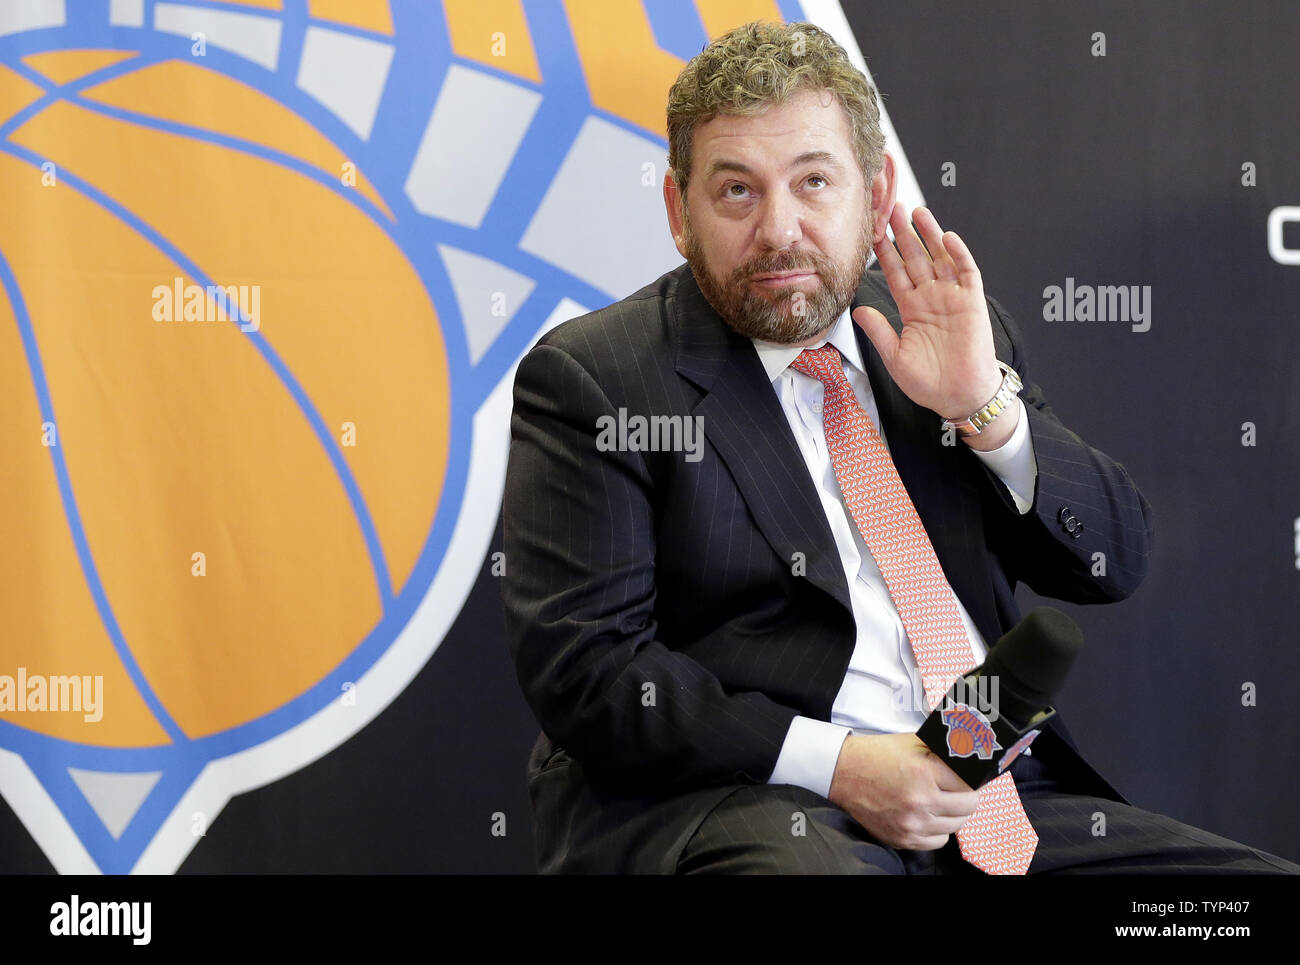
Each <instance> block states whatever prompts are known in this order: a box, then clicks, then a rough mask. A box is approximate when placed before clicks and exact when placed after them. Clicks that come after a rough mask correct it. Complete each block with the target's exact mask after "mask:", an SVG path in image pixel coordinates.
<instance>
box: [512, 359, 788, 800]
mask: <svg viewBox="0 0 1300 965" xmlns="http://www.w3.org/2000/svg"><path fill="white" fill-rule="evenodd" d="M602 418H608V419H610V420H614V419H616V418H617V412H616V410H615V409H614V408H613V407H612V405H611V403H610V401H609V399H608V398H607V396H606V394H605V392H603V391H602V389H601V387H600V386H599V385H598V384H597V383H596V381H595V380H594V379H593V378H592V376H591V374H590V373H589V372H588V371H587V370H586V369H585V368H584V367H583V366H582V365H581V364H579V362H578V361H576V359H575V358H574V357H573V356H572V355H571V354H569V353H568V352H566V351H564V350H563V349H561V348H558V347H556V346H554V345H551V344H542V345H539V346H538V347H536V348H535V349H533V350H532V351H531V352H530V353H529V354H528V355H527V356H526V357H525V358H524V360H523V361H522V362H521V363H520V366H519V370H518V374H517V376H516V379H515V406H514V415H513V418H512V421H511V445H510V460H509V467H508V469H507V473H506V486H505V499H504V504H503V530H504V550H505V577H504V579H503V582H502V599H503V602H504V605H505V615H506V634H507V639H508V641H509V644H510V648H511V653H512V656H513V658H514V662H515V668H516V672H517V674H518V677H519V682H520V685H521V687H522V689H523V692H524V696H525V698H526V700H527V701H528V703H529V705H530V707H531V708H532V710H533V712H534V713H535V714H536V716H537V718H538V720H539V722H540V723H541V725H542V728H543V730H545V731H546V733H547V735H548V736H549V737H550V738H551V740H552V741H553V742H555V743H556V744H558V745H560V746H562V747H563V748H564V749H565V750H566V751H567V752H568V753H569V754H570V755H571V756H573V757H574V758H576V759H578V760H579V761H580V762H581V763H582V764H583V766H584V768H585V769H586V771H587V773H588V775H589V776H591V777H592V778H594V779H596V780H598V781H599V782H600V783H602V784H605V785H608V786H615V787H617V788H618V789H619V790H629V791H630V790H640V791H668V790H675V789H685V788H688V787H704V786H709V785H713V784H724V783H760V782H762V781H764V780H766V779H767V777H768V775H769V774H770V773H771V771H772V769H773V767H774V765H775V763H776V760H777V757H778V755H779V753H780V751H781V746H782V742H783V741H784V739H785V736H786V733H787V731H788V730H789V728H790V723H791V721H792V720H793V719H794V717H795V716H796V711H795V710H794V709H793V708H790V707H786V706H783V705H780V704H778V703H776V702H774V701H773V700H772V699H771V698H769V697H767V696H765V695H764V694H761V693H758V692H741V693H728V692H727V691H725V690H724V688H723V687H722V686H721V684H720V683H719V681H718V679H717V678H716V677H715V676H714V675H713V674H712V673H710V672H709V671H707V670H706V669H705V668H704V667H703V666H702V665H700V664H699V663H698V662H696V661H695V660H693V659H691V658H690V657H689V656H687V655H686V654H684V653H681V652H678V651H675V650H673V649H670V648H669V647H668V646H666V645H665V643H664V642H662V641H661V640H659V639H658V638H657V636H656V630H657V627H656V621H655V619H654V608H655V526H656V517H655V512H654V506H653V503H654V487H653V480H652V478H651V474H650V472H649V470H648V468H647V466H646V463H645V460H644V457H643V455H642V454H641V453H639V452H635V451H632V452H626V451H618V450H617V448H616V447H610V446H608V445H601V444H598V443H599V442H600V435H599V433H600V427H601V424H602V423H601V420H602Z"/></svg>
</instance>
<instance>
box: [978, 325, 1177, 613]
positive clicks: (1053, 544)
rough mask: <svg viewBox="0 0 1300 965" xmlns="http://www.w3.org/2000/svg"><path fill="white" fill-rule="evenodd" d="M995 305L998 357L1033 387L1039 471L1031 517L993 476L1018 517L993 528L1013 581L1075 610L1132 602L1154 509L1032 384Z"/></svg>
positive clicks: (1029, 396)
mask: <svg viewBox="0 0 1300 965" xmlns="http://www.w3.org/2000/svg"><path fill="white" fill-rule="evenodd" d="M989 306H990V307H989V316H990V319H991V320H992V322H993V333H994V340H995V342H996V343H997V346H998V355H999V357H1000V358H1002V359H1003V361H1005V362H1007V363H1008V364H1009V365H1011V366H1012V367H1013V368H1014V369H1015V370H1016V371H1017V373H1019V375H1020V378H1021V380H1022V381H1023V382H1024V385H1025V388H1024V389H1023V390H1022V391H1021V400H1022V401H1023V402H1024V406H1025V414H1026V415H1027V416H1028V419H1029V431H1030V437H1031V439H1032V440H1033V450H1034V457H1035V461H1036V463H1037V467H1038V476H1037V480H1036V485H1035V488H1034V501H1033V505H1032V506H1031V507H1030V509H1029V512H1028V513H1026V514H1024V515H1023V516H1021V515H1019V513H1018V511H1017V509H1016V507H1015V504H1014V502H1013V501H1012V499H1011V496H1010V494H1009V493H1008V492H1007V490H1006V487H1005V486H1003V485H1002V484H1001V482H1000V481H997V480H996V477H995V476H994V475H993V473H992V472H991V471H989V472H988V478H989V479H990V480H993V485H994V486H995V487H996V489H997V491H998V495H999V496H1000V497H1001V500H1002V503H1003V504H1004V505H1005V506H1006V507H1007V508H1008V509H1009V510H1010V513H1012V514H1015V515H1014V516H1011V515H1007V516H1004V517H1002V525H997V526H994V527H993V530H994V532H993V533H991V543H992V544H994V545H996V547H997V550H998V553H999V556H1000V557H1001V558H1002V560H1003V563H1004V565H1006V566H1007V568H1008V570H1009V572H1010V574H1011V575H1012V576H1013V577H1014V578H1015V579H1016V580H1017V581H1019V582H1022V583H1024V584H1026V585H1027V586H1029V587H1030V588H1031V589H1033V590H1034V591H1035V592H1037V593H1039V594H1042V595H1043V596H1049V597H1053V598H1055V599H1059V600H1066V601H1068V602H1071V603H1104V602H1110V601H1115V600H1122V599H1125V598H1126V597H1128V596H1130V595H1131V594H1132V593H1133V592H1134V591H1135V590H1136V589H1137V587H1138V585H1139V584H1140V583H1141V582H1142V580H1143V578H1144V577H1145V575H1146V571H1147V562H1148V559H1149V557H1150V553H1151V545H1152V538H1153V534H1154V521H1153V518H1152V512H1151V507H1150V505H1149V504H1148V503H1147V501H1146V499H1145V497H1143V495H1142V493H1141V492H1140V491H1139V490H1138V488H1137V485H1136V484H1135V483H1134V482H1133V480H1132V479H1131V478H1130V476H1129V474H1128V471H1127V470H1126V469H1125V468H1124V467H1123V466H1122V465H1120V464H1119V463H1118V462H1116V461H1115V460H1113V459H1111V458H1110V457H1109V456H1107V455H1106V454H1105V453H1104V452H1101V451H1100V450H1098V449H1094V448H1093V447H1092V446H1090V445H1088V444H1087V443H1086V442H1084V441H1083V440H1082V439H1081V438H1079V436H1077V435H1076V434H1075V433H1073V432H1071V431H1070V430H1069V429H1067V428H1066V427H1065V426H1064V425H1062V423H1061V421H1060V420H1059V419H1058V418H1057V417H1056V414H1055V413H1054V412H1053V411H1052V408H1051V406H1050V405H1048V403H1047V400H1046V399H1045V398H1044V397H1043V392H1042V389H1041V388H1040V387H1039V386H1038V385H1037V384H1035V383H1034V382H1033V381H1032V380H1031V379H1030V376H1029V372H1028V367H1027V364H1026V361H1025V358H1024V353H1023V351H1022V346H1021V335H1020V332H1019V329H1018V328H1017V326H1016V324H1015V323H1014V322H1013V321H1012V319H1011V316H1010V315H1009V314H1008V313H1007V312H1006V310H1005V309H1004V308H1002V306H1001V305H999V304H998V303H997V302H995V301H993V300H992V299H989ZM1008 355H1009V356H1010V357H1008ZM986 471H987V467H986Z"/></svg>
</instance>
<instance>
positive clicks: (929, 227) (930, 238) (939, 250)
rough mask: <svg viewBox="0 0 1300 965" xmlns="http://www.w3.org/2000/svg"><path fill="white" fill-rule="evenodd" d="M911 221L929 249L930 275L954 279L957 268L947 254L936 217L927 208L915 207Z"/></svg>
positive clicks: (941, 230) (948, 279)
mask: <svg viewBox="0 0 1300 965" xmlns="http://www.w3.org/2000/svg"><path fill="white" fill-rule="evenodd" d="M912 221H913V222H914V223H915V224H916V227H917V228H918V229H920V232H921V238H922V239H923V240H924V241H925V247H926V248H928V249H929V250H930V272H931V275H930V277H932V278H941V279H943V280H944V281H953V280H954V279H956V277H957V268H956V266H955V265H954V264H953V260H952V256H951V255H950V254H948V249H947V248H946V247H944V243H943V242H944V233H943V229H942V228H940V227H939V221H938V219H936V218H935V216H934V214H933V213H932V212H931V211H930V209H929V208H917V209H916V210H915V211H913V212H912ZM954 237H956V236H955V235H954ZM963 247H964V246H963Z"/></svg>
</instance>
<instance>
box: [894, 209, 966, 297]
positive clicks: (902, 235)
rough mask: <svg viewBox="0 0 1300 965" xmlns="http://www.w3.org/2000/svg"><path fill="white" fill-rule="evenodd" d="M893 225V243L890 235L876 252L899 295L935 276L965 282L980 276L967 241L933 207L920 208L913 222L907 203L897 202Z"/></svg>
mask: <svg viewBox="0 0 1300 965" xmlns="http://www.w3.org/2000/svg"><path fill="white" fill-rule="evenodd" d="M913 222H915V225H916V227H915V228H913ZM889 225H890V227H891V228H893V229H894V241H893V243H891V242H890V240H889V238H888V236H886V237H885V238H884V239H883V240H882V241H881V242H880V244H878V245H876V246H875V252H876V258H877V259H878V260H879V262H880V267H881V269H882V270H883V271H884V273H885V280H886V281H887V282H888V283H889V288H890V290H891V291H893V292H894V293H895V294H896V295H897V293H898V292H899V291H900V290H901V291H908V290H910V289H912V288H915V287H919V286H920V285H923V284H925V283H926V282H928V281H934V280H935V279H939V280H941V281H957V282H960V283H963V284H965V283H966V281H967V279H968V278H971V277H972V276H973V277H974V278H978V277H979V269H978V268H976V266H975V258H974V257H973V256H972V255H971V253H970V250H969V249H968V248H967V247H966V243H965V242H964V241H962V240H961V238H960V237H959V236H958V235H957V233H956V232H955V231H948V232H945V231H944V230H943V228H942V227H941V226H940V225H939V221H938V219H937V218H935V216H934V214H933V212H931V211H930V209H929V208H926V207H924V206H922V207H919V208H917V209H916V210H915V211H913V212H912V220H911V221H909V220H908V218H907V214H906V209H905V208H904V207H903V205H901V204H895V205H894V209H893V211H892V212H891V214H890V218H889ZM918 231H919V232H920V234H919V235H918V234H917V232H918ZM922 241H924V242H925V243H924V244H922V243H921V242H922ZM895 245H897V249H895ZM927 249H928V250H927Z"/></svg>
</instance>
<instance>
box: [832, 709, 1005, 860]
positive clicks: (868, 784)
mask: <svg viewBox="0 0 1300 965" xmlns="http://www.w3.org/2000/svg"><path fill="white" fill-rule="evenodd" d="M979 799H980V795H979V791H972V790H971V789H970V787H968V786H967V785H966V782H965V781H963V780H962V779H961V778H960V777H958V776H957V775H956V774H955V773H953V771H952V770H951V769H950V768H949V767H948V765H947V764H945V763H944V762H943V761H941V760H940V759H939V758H938V757H936V756H935V755H934V754H933V753H932V752H931V751H930V749H929V748H928V747H926V746H925V745H924V744H923V743H921V740H920V738H918V737H917V736H916V735H915V734H877V735H871V736H864V737H857V736H849V737H846V738H845V739H844V744H843V746H842V747H841V748H840V756H839V761H838V762H837V763H836V765H835V775H834V776H833V777H832V779H831V792H830V800H831V802H832V803H833V804H835V805H836V806H838V807H839V808H840V809H841V810H843V811H846V812H847V813H848V814H849V816H850V817H852V818H853V819H854V820H855V821H857V822H858V823H859V824H860V825H862V826H863V827H864V828H866V829H867V831H869V832H870V833H871V836H872V837H874V838H875V839H876V840H877V841H879V842H880V843H881V844H884V845H887V846H889V847H891V848H903V849H905V850H908V851H934V850H936V849H938V848H942V847H943V846H944V844H945V843H947V841H948V835H950V834H954V833H955V832H956V831H957V829H958V828H960V827H961V826H962V825H963V824H965V823H966V819H967V818H968V817H970V815H971V812H973V811H974V810H975V808H976V807H977V806H978V805H979Z"/></svg>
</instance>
